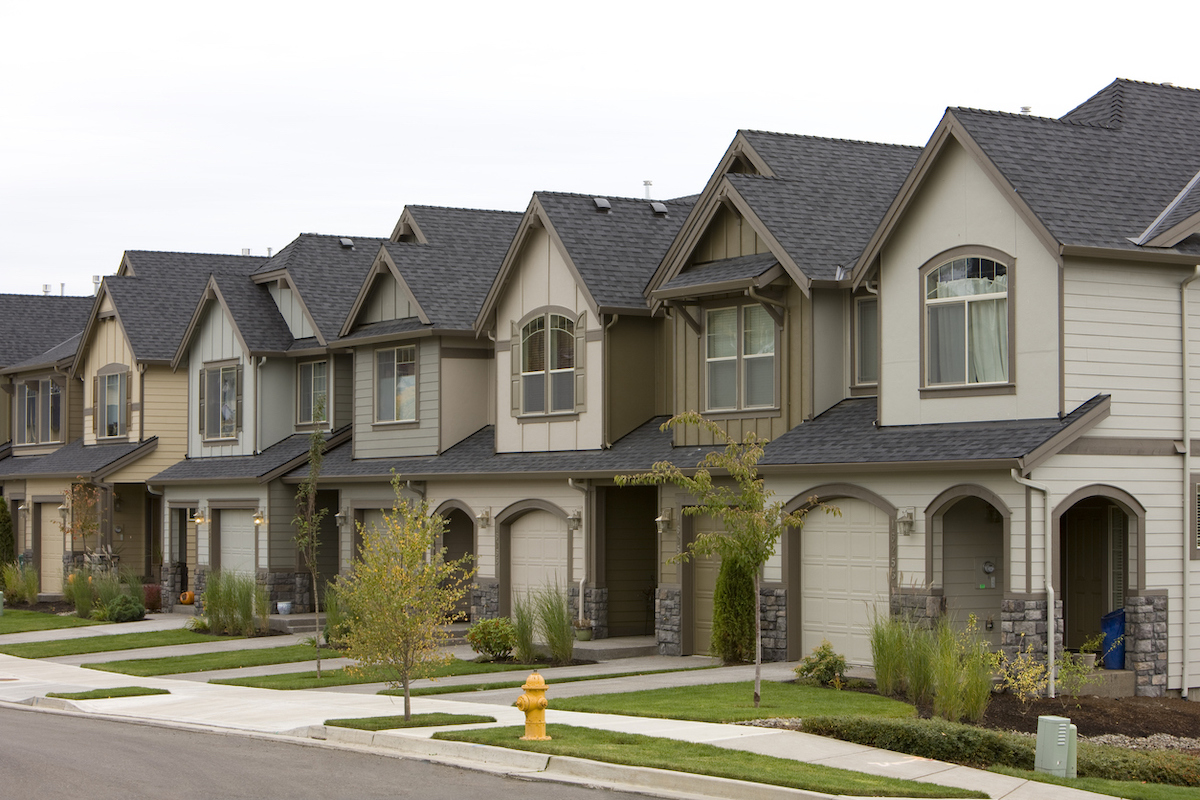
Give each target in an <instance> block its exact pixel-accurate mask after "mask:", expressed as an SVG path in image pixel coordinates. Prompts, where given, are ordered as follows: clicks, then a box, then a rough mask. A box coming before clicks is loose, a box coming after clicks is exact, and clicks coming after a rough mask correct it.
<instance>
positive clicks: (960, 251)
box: [917, 245, 1017, 398]
mask: <svg viewBox="0 0 1200 800" xmlns="http://www.w3.org/2000/svg"><path fill="white" fill-rule="evenodd" d="M961 258H985V259H988V260H990V261H995V262H996V263H997V264H1000V265H1002V266H1004V268H1005V274H1006V276H1007V278H1008V289H1007V311H1008V314H1007V317H1008V319H1007V324H1008V379H1007V380H1004V381H994V382H988V383H944V384H943V383H939V384H930V383H929V360H930V359H929V331H928V326H929V318H928V309H929V306H928V303H927V302H926V298H925V293H926V290H925V282H926V279H927V277H928V275H929V273H930V272H933V271H934V270H936V269H938V268H939V267H942V266H944V265H946V264H948V263H950V262H951V261H955V260H958V259H961ZM1016 272H1017V259H1016V257H1014V256H1011V255H1009V254H1008V253H1005V252H1004V251H1002V250H997V249H996V248H994V247H988V246H987V245H963V246H960V247H952V248H950V249H948V250H943V251H942V252H940V253H938V254H937V255H935V256H934V257H933V258H930V259H929V260H928V261H926V262H925V263H924V264H922V265H921V266H920V267H919V268H918V270H917V308H918V311H917V314H918V318H919V330H920V344H919V347H920V365H919V368H920V375H919V378H918V380H919V383H920V396H921V397H922V398H934V397H947V398H950V397H971V396H988V395H1004V394H1015V393H1016V383H1017V358H1016V355H1017V349H1016V344H1017V336H1016V334H1017V329H1016V320H1017V317H1016V311H1017V303H1016V296H1017V295H1016V286H1017V275H1016Z"/></svg>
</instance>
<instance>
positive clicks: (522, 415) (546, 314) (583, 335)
mask: <svg viewBox="0 0 1200 800" xmlns="http://www.w3.org/2000/svg"><path fill="white" fill-rule="evenodd" d="M556 316H557V317H562V318H563V319H564V320H565V321H566V322H567V323H568V324H569V325H571V333H570V336H571V339H572V342H573V351H572V366H571V367H570V368H569V369H567V368H560V369H554V368H552V361H551V342H552V332H553V331H554V330H555V328H554V326H553V325H552V322H553V317H556ZM539 319H540V320H542V321H543V326H542V333H543V334H544V335H545V345H544V350H545V357H544V362H545V367H544V368H543V369H542V370H539V371H536V372H526V371H525V370H524V353H525V329H526V328H528V327H529V325H530V324H531V323H533V322H535V321H537V320H539ZM510 325H511V337H510V340H509V353H510V359H511V363H510V364H509V371H510V372H511V373H512V388H511V395H512V396H511V401H512V402H511V413H512V416H513V417H514V418H516V419H517V421H518V422H522V423H524V422H537V421H547V420H550V421H554V420H569V419H577V418H578V417H579V415H580V414H581V413H583V412H584V411H586V406H587V377H586V376H587V370H586V362H587V343H588V341H590V340H591V338H592V337H591V336H589V333H592V331H590V330H589V329H588V327H587V311H586V310H585V311H582V312H576V311H574V310H572V309H569V308H565V307H563V306H542V307H540V308H538V309H536V310H534V311H531V312H529V313H528V314H526V315H525V316H523V317H522V318H521V319H520V320H513V321H510ZM597 333H598V331H597ZM567 372H570V373H571V401H572V402H571V404H570V407H569V408H562V409H559V410H557V411H555V410H554V409H553V407H552V406H553V400H554V395H553V384H554V381H553V380H552V379H551V378H552V376H553V375H556V374H557V375H564V374H566V373H567ZM539 374H540V375H542V376H544V381H543V384H542V391H543V400H544V403H543V410H542V411H526V410H525V397H526V393H525V379H526V377H528V376H531V375H539Z"/></svg>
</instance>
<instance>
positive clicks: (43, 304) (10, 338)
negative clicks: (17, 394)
mask: <svg viewBox="0 0 1200 800" xmlns="http://www.w3.org/2000/svg"><path fill="white" fill-rule="evenodd" d="M94 302H95V298H94V297H59V296H55V295H35V294H0V367H8V366H13V365H15V364H19V363H21V362H23V361H26V360H28V359H31V358H35V357H38V356H40V355H42V354H43V353H45V352H46V351H47V350H49V349H50V348H52V347H55V346H56V345H59V344H61V343H62V342H63V341H64V340H66V339H69V338H70V337H71V336H73V335H74V334H76V333H79V332H80V331H82V330H83V326H84V325H86V324H87V320H88V314H90V313H91V310H92V305H93V303H94Z"/></svg>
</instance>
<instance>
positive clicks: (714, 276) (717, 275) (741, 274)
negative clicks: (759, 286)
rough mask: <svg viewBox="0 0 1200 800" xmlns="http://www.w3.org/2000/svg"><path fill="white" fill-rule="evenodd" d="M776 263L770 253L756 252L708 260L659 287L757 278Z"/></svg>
mask: <svg viewBox="0 0 1200 800" xmlns="http://www.w3.org/2000/svg"><path fill="white" fill-rule="evenodd" d="M778 263H779V259H778V258H776V257H775V256H774V255H772V254H771V253H757V254H755V255H751V256H737V257H736V258H726V259H722V260H721V261H710V262H708V263H706V264H701V265H700V266H697V267H693V268H692V269H689V270H687V271H686V272H681V273H679V274H678V275H676V276H675V277H674V278H672V279H671V280H669V281H667V283H666V284H664V285H663V286H662V287H660V288H661V289H667V290H669V289H686V288H689V287H692V286H703V285H705V284H711V283H721V282H723V281H734V280H739V279H744V278H757V277H758V276H759V275H762V274H763V273H764V272H766V271H767V270H769V269H770V268H771V267H773V266H775V265H776V264H778Z"/></svg>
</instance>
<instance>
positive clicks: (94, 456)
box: [0, 437, 158, 478]
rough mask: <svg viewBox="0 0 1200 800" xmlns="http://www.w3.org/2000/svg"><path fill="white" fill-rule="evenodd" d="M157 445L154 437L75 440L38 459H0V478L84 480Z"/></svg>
mask: <svg viewBox="0 0 1200 800" xmlns="http://www.w3.org/2000/svg"><path fill="white" fill-rule="evenodd" d="M157 444H158V437H152V438H150V439H147V440H146V441H144V442H121V443H119V444H94V445H86V446H85V445H84V443H83V439H76V440H75V441H73V442H71V443H70V444H68V445H64V446H63V447H60V448H58V449H57V450H55V451H54V452H53V453H49V454H47V455H44V456H40V457H34V456H29V457H24V458H20V457H13V458H6V459H3V460H0V478H22V477H34V476H39V475H41V476H50V475H56V476H57V475H65V476H72V477H73V476H76V475H82V476H84V477H88V476H91V475H95V474H97V473H103V472H104V469H105V467H108V466H109V465H111V464H114V463H116V462H117V461H120V460H121V459H123V458H125V457H126V456H129V455H131V454H133V453H134V452H135V451H137V450H139V449H145V452H146V453H150V452H151V451H152V450H153V449H154V447H155V446H157Z"/></svg>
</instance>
